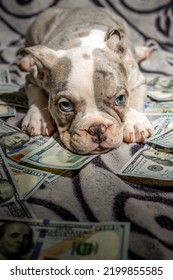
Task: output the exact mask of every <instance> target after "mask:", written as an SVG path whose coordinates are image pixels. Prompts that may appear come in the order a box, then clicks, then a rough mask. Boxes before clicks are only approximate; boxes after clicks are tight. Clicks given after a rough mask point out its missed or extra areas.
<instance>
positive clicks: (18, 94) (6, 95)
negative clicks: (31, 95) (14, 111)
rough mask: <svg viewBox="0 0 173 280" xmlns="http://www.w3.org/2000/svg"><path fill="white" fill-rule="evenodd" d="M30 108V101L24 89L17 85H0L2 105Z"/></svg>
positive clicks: (0, 102)
mask: <svg viewBox="0 0 173 280" xmlns="http://www.w3.org/2000/svg"><path fill="white" fill-rule="evenodd" d="M4 102H5V103H6V104H7V105H14V106H15V107H19V108H26V109H27V108H28V99H27V96H26V94H25V92H24V90H23V89H22V88H20V87H19V86H17V85H15V84H0V104H2V103H4Z"/></svg>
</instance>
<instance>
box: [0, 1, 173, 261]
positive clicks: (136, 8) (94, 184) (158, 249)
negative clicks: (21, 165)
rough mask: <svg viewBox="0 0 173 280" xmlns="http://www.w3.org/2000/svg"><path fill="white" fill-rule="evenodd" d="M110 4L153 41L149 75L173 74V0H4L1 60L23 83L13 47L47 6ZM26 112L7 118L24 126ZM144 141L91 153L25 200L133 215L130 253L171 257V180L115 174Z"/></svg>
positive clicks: (88, 213) (48, 207)
mask: <svg viewBox="0 0 173 280" xmlns="http://www.w3.org/2000/svg"><path fill="white" fill-rule="evenodd" d="M54 5H55V6H58V7H71V6H73V7H74V6H75V7H76V6H80V7H92V6H101V7H107V8H108V9H111V10H112V11H113V12H114V13H118V14H119V15H120V16H122V17H124V18H125V19H126V21H127V22H128V24H129V27H130V29H131V36H132V40H133V41H134V42H135V43H136V44H141V45H145V46H150V47H151V48H152V49H153V52H152V54H151V56H150V58H149V59H148V60H146V61H143V62H142V63H141V64H140V68H141V70H142V71H143V72H144V73H146V74H149V75H150V74H151V75H152V74H163V75H172V74H173V73H172V70H173V9H172V7H173V1H172V0H151V1H142V0H133V1H130V0H116V1H115V0H78V1H70V0H47V1H41V0H15V1H14V0H13V1H10V0H1V1H0V63H1V67H3V66H4V65H5V66H8V67H9V70H10V76H11V80H12V82H14V83H17V84H19V85H23V84H24V74H23V73H22V72H20V70H19V69H18V67H17V59H16V52H17V50H18V49H20V48H21V47H23V45H24V39H25V34H26V30H27V28H28V26H29V24H30V23H31V22H32V21H33V19H34V18H36V17H37V15H38V14H39V13H40V12H42V11H43V10H45V9H47V8H48V7H50V6H54ZM24 113H25V112H22V111H19V112H18V114H17V116H16V117H11V118H9V119H7V121H8V122H10V123H11V124H14V125H16V126H20V122H21V119H22V117H23V116H24ZM141 147H142V145H137V144H130V145H128V144H125V143H123V144H122V146H121V147H120V148H118V149H117V150H113V151H110V152H108V153H106V154H103V155H100V156H98V157H96V158H94V159H93V160H92V161H91V162H90V163H89V164H87V165H86V166H85V167H83V168H82V169H80V170H77V171H70V172H68V173H66V174H65V175H64V176H61V177H60V178H58V179H56V180H55V181H53V182H51V183H44V184H43V185H42V186H41V187H40V188H39V189H38V190H37V191H36V192H35V193H34V194H33V196H32V197H30V198H29V200H28V202H29V204H30V206H31V208H32V210H33V211H34V213H35V215H36V216H37V218H40V219H51V220H66V221H85V222H89V221H92V222H100V221H128V222H130V223H131V232H130V240H129V259H173V184H172V187H166V186H165V187H164V186H162V187H158V186H157V184H155V183H154V181H153V184H151V185H150V186H145V185H139V184H134V183H130V182H128V181H125V180H122V179H120V178H119V177H118V176H117V172H118V171H119V170H120V168H121V167H122V166H123V165H124V164H125V163H126V162H127V161H128V160H129V159H130V158H131V157H132V155H133V154H134V153H135V152H137V151H138V150H139V149H140V148H141Z"/></svg>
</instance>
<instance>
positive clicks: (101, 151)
mask: <svg viewBox="0 0 173 280" xmlns="http://www.w3.org/2000/svg"><path fill="white" fill-rule="evenodd" d="M110 150H111V148H104V147H101V146H98V147H97V148H96V149H94V150H92V151H91V152H90V154H91V155H95V154H104V153H107V152H108V151H110Z"/></svg>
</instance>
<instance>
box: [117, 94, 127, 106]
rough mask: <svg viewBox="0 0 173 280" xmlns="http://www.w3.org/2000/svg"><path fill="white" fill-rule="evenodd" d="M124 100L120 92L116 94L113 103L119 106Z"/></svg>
mask: <svg viewBox="0 0 173 280" xmlns="http://www.w3.org/2000/svg"><path fill="white" fill-rule="evenodd" d="M125 101H126V97H125V95H124V94H120V95H119V96H117V97H116V98H115V105H116V106H121V105H123V104H124V103H125Z"/></svg>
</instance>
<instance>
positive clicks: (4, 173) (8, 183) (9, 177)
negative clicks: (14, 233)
mask: <svg viewBox="0 0 173 280" xmlns="http://www.w3.org/2000/svg"><path fill="white" fill-rule="evenodd" d="M0 163H1V165H0V217H1V218H6V217H13V218H33V214H32V212H31V211H30V209H29V207H28V205H27V203H26V202H24V201H23V196H22V195H21V194H20V192H19V188H18V185H17V182H16V180H15V178H14V176H13V174H12V172H11V170H10V167H9V166H8V163H7V161H6V159H5V156H4V153H3V151H2V149H1V148H0Z"/></svg>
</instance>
